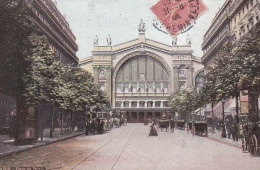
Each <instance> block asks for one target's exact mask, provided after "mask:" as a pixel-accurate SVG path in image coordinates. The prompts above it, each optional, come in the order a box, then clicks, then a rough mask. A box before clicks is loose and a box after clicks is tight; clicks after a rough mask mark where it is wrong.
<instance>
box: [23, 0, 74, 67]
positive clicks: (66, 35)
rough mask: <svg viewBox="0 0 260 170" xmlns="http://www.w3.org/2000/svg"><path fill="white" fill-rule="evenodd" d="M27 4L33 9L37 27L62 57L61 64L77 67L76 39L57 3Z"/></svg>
mask: <svg viewBox="0 0 260 170" xmlns="http://www.w3.org/2000/svg"><path fill="white" fill-rule="evenodd" d="M26 2H27V5H28V7H29V8H31V9H32V12H33V14H34V18H35V19H36V22H37V25H38V26H39V28H40V29H41V30H42V32H43V34H44V35H45V36H46V37H47V38H48V40H49V43H50V45H51V47H52V48H53V50H54V51H55V52H56V54H57V55H58V56H59V57H60V61H61V63H63V64H65V65H70V66H77V65H78V62H79V59H78V57H77V56H76V52H77V51H78V45H77V44H76V37H75V36H74V34H73V33H72V31H71V28H70V26H69V23H68V22H67V21H66V19H65V17H64V16H63V15H62V14H61V13H60V12H59V10H58V9H57V7H56V2H52V0H37V1H32V0H26Z"/></svg>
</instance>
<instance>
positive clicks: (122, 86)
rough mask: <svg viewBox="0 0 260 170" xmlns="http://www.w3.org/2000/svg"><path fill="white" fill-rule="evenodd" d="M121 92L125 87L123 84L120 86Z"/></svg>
mask: <svg viewBox="0 0 260 170" xmlns="http://www.w3.org/2000/svg"><path fill="white" fill-rule="evenodd" d="M121 92H125V85H124V83H122V84H121Z"/></svg>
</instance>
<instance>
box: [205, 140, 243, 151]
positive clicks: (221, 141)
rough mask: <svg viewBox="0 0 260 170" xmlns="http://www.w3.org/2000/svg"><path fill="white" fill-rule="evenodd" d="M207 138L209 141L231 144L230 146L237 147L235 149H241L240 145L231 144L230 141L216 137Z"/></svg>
mask: <svg viewBox="0 0 260 170" xmlns="http://www.w3.org/2000/svg"><path fill="white" fill-rule="evenodd" d="M207 139H208V140H211V141H216V142H219V143H222V144H224V145H228V146H231V147H234V148H237V149H241V147H240V146H238V145H236V144H232V143H229V142H226V141H223V140H221V139H216V138H213V137H207Z"/></svg>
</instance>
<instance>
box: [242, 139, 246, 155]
mask: <svg viewBox="0 0 260 170" xmlns="http://www.w3.org/2000/svg"><path fill="white" fill-rule="evenodd" d="M241 148H242V151H243V152H246V150H247V145H246V139H245V138H243V139H242V140H241Z"/></svg>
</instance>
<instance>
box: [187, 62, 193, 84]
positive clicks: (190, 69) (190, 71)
mask: <svg viewBox="0 0 260 170" xmlns="http://www.w3.org/2000/svg"><path fill="white" fill-rule="evenodd" d="M192 86H193V67H192V66H188V67H187V87H188V88H191V87H192Z"/></svg>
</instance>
